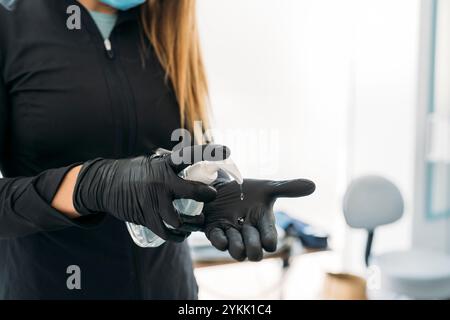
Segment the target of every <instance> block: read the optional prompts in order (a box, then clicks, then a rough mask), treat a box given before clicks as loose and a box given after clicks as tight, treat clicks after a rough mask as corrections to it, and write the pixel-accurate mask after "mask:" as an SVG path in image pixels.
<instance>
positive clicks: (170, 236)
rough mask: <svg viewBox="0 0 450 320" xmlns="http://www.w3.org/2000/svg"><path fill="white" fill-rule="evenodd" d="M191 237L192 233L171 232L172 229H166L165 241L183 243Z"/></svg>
mask: <svg viewBox="0 0 450 320" xmlns="http://www.w3.org/2000/svg"><path fill="white" fill-rule="evenodd" d="M190 235H191V233H190V232H186V231H181V230H171V229H169V228H167V227H165V230H164V238H163V239H165V240H167V241H172V242H178V243H180V242H183V241H184V240H186V239H187V238H188V237H189V236H190Z"/></svg>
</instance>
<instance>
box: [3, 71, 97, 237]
mask: <svg viewBox="0 0 450 320" xmlns="http://www.w3.org/2000/svg"><path fill="white" fill-rule="evenodd" d="M0 71H1V69H0ZM7 104H8V102H7V95H6V88H5V85H4V80H3V74H2V73H1V72H0V169H1V168H2V166H3V164H4V161H5V158H6V157H7V155H6V154H5V152H6V140H7V134H8V130H7V125H8V120H7V119H8V105H7ZM76 165H77V164H74V165H72V166H68V167H64V168H60V169H52V170H47V171H44V172H42V173H41V174H40V175H38V176H36V177H28V178H19V177H18V178H0V238H14V237H20V236H25V235H28V234H32V233H36V232H41V231H52V230H57V229H62V228H66V227H70V226H79V227H90V226H95V225H97V224H98V222H99V221H100V220H101V219H102V218H103V215H102V214H98V215H92V216H90V217H84V218H80V219H76V220H72V219H70V218H68V217H66V216H65V215H64V214H62V213H60V212H58V211H57V210H55V209H54V208H53V207H52V206H51V205H50V203H51V201H52V200H53V197H54V196H55V194H56V191H57V190H58V187H59V185H60V184H61V182H62V180H63V179H64V177H65V175H66V173H67V172H68V171H69V170H70V169H72V168H73V167H74V166H76Z"/></svg>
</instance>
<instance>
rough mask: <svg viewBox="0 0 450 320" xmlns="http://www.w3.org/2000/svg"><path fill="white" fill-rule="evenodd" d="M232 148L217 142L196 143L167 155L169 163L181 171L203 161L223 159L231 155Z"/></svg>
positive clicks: (177, 171)
mask: <svg viewBox="0 0 450 320" xmlns="http://www.w3.org/2000/svg"><path fill="white" fill-rule="evenodd" d="M230 153H231V152H230V149H229V148H227V147H225V146H222V145H217V144H205V145H195V146H191V147H186V148H182V149H180V150H175V151H173V152H172V153H171V155H170V156H169V157H167V159H168V161H169V165H170V166H171V167H172V168H173V170H175V172H176V173H180V172H181V171H183V170H184V169H186V168H187V167H188V166H190V165H192V164H194V163H197V162H201V161H222V160H225V159H227V158H228V157H229V156H230Z"/></svg>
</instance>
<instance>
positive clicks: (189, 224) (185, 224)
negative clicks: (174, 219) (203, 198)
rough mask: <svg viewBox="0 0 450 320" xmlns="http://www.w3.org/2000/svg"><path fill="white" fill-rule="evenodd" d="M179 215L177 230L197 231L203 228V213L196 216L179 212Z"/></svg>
mask: <svg viewBox="0 0 450 320" xmlns="http://www.w3.org/2000/svg"><path fill="white" fill-rule="evenodd" d="M180 217H181V221H182V224H181V226H180V227H179V228H178V230H181V231H187V232H198V231H202V230H203V228H204V224H205V216H204V215H203V214H200V215H198V216H188V215H184V214H181V215H180Z"/></svg>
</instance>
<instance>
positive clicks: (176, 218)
mask: <svg viewBox="0 0 450 320" xmlns="http://www.w3.org/2000/svg"><path fill="white" fill-rule="evenodd" d="M158 201H159V216H160V217H161V218H162V220H163V222H165V223H167V224H168V225H170V226H171V227H173V228H174V229H178V228H180V227H181V225H182V224H183V221H182V220H181V216H180V214H179V213H178V212H177V210H176V209H175V208H174V206H173V203H172V200H171V199H169V197H165V196H161V197H159V199H158Z"/></svg>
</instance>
